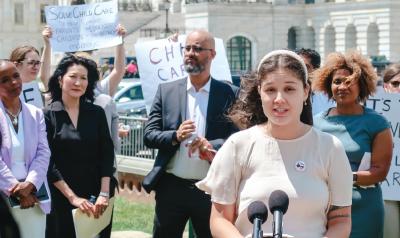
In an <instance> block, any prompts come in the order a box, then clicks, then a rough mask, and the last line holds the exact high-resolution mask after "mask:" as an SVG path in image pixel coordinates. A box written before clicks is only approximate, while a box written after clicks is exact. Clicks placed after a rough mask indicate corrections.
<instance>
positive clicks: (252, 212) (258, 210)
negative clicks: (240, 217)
mask: <svg viewBox="0 0 400 238" xmlns="http://www.w3.org/2000/svg"><path fill="white" fill-rule="evenodd" d="M247 217H248V218H249V221H250V222H251V223H252V224H253V235H252V238H262V237H263V231H262V230H261V225H262V224H263V223H264V222H265V221H266V220H267V217H268V209H267V206H265V204H264V203H263V202H260V201H255V202H252V203H250V205H249V207H248V208H247Z"/></svg>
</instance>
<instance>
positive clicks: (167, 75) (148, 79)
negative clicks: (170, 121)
mask: <svg viewBox="0 0 400 238" xmlns="http://www.w3.org/2000/svg"><path fill="white" fill-rule="evenodd" d="M185 41H186V36H183V35H181V36H179V38H178V42H172V41H169V40H167V39H162V40H156V41H148V42H140V43H136V44H135V51H136V58H137V63H138V67H139V72H140V80H141V82H142V90H143V96H144V99H145V102H146V109H147V112H150V107H151V105H152V103H153V99H154V96H155V94H156V92H157V88H158V84H160V83H164V82H172V81H174V80H177V79H182V78H185V77H187V75H188V74H187V73H186V71H185V68H184V64H183V54H184V52H183V49H182V47H183V46H184V45H185ZM215 51H216V52H217V54H216V56H215V58H214V60H213V61H212V63H211V76H212V77H213V78H215V79H217V80H224V81H229V82H232V78H231V73H230V69H229V64H228V59H227V58H226V53H225V47H224V43H223V41H222V39H219V38H215Z"/></svg>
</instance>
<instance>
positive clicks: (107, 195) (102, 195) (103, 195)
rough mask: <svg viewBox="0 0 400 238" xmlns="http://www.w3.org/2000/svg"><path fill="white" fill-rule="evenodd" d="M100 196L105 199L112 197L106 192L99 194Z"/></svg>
mask: <svg viewBox="0 0 400 238" xmlns="http://www.w3.org/2000/svg"><path fill="white" fill-rule="evenodd" d="M99 196H101V197H105V198H109V197H110V194H109V193H106V192H100V193H99Z"/></svg>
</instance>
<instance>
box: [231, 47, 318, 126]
mask: <svg viewBox="0 0 400 238" xmlns="http://www.w3.org/2000/svg"><path fill="white" fill-rule="evenodd" d="M280 69H284V70H287V71H289V72H291V73H293V74H294V75H295V76H296V77H297V78H298V79H299V80H301V82H302V83H303V86H304V88H306V87H307V86H308V83H307V77H306V72H305V71H304V69H303V66H302V64H301V62H299V61H298V60H297V59H295V58H294V57H292V56H290V55H285V54H279V55H274V56H271V57H269V58H267V59H266V60H264V61H263V62H262V63H261V66H260V67H259V71H258V72H252V73H250V74H246V75H243V76H242V78H241V83H240V93H239V97H238V99H237V100H236V102H235V104H234V105H233V106H232V107H231V109H230V111H229V113H228V117H229V118H230V119H231V120H232V121H233V122H234V123H235V125H236V126H237V127H239V128H240V129H247V128H250V127H252V126H254V125H257V124H262V123H264V122H266V121H268V118H267V117H266V115H265V114H264V111H263V108H262V103H261V96H260V94H259V93H258V87H259V86H260V85H261V82H262V80H263V79H265V78H266V77H267V75H268V74H270V73H272V72H275V71H278V70H280ZM306 102H307V105H304V106H303V111H302V112H301V115H300V120H301V121H302V122H303V123H306V124H308V125H312V124H313V121H312V110H311V102H310V96H308V98H307V101H306Z"/></svg>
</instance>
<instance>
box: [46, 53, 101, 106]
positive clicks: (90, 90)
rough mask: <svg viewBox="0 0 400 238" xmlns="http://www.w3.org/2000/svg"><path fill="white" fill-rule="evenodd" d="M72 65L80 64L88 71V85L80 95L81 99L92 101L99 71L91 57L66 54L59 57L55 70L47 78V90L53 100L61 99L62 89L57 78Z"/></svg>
mask: <svg viewBox="0 0 400 238" xmlns="http://www.w3.org/2000/svg"><path fill="white" fill-rule="evenodd" d="M73 65H82V66H83V67H85V68H86V69H87V71H88V86H87V88H86V92H85V94H84V95H82V96H81V100H84V101H89V102H93V101H94V88H95V86H96V82H97V81H98V80H99V72H98V71H97V64H96V62H94V61H93V60H91V59H87V58H83V57H79V56H75V55H68V56H65V57H64V58H62V59H61V61H60V63H59V64H58V65H57V68H56V70H55V71H54V73H53V75H52V76H51V77H50V79H49V90H48V91H47V92H49V93H50V94H51V99H52V101H53V102H55V101H61V95H62V91H61V88H60V84H59V80H60V79H61V78H62V77H63V76H64V75H65V74H66V73H67V71H68V68H69V67H71V66H73Z"/></svg>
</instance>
